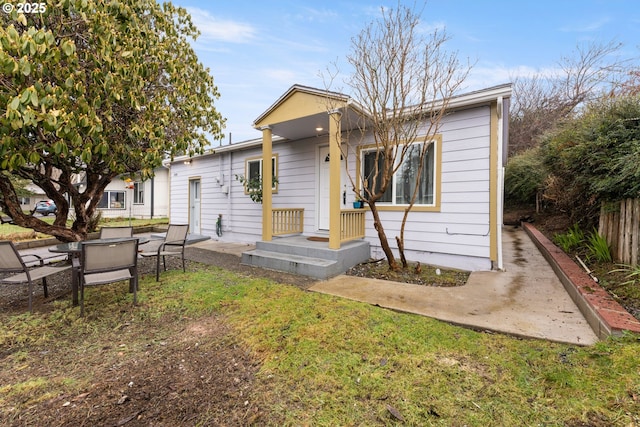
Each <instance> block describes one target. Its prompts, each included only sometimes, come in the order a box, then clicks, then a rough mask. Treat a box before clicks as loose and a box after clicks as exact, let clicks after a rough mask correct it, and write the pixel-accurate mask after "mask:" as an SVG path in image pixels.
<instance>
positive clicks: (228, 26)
mask: <svg viewBox="0 0 640 427" xmlns="http://www.w3.org/2000/svg"><path fill="white" fill-rule="evenodd" d="M187 11H188V12H189V14H190V15H191V20H192V21H193V23H194V24H195V26H196V27H198V29H199V30H200V32H201V33H202V36H201V38H204V39H206V40H216V41H223V42H228V43H248V42H250V41H252V40H254V39H255V35H256V29H255V28H254V27H253V26H252V25H250V24H247V23H244V22H239V21H231V20H224V19H219V18H216V17H215V16H213V15H212V14H211V13H209V12H208V11H206V10H203V9H198V8H195V7H189V8H187Z"/></svg>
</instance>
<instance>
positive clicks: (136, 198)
mask: <svg viewBox="0 0 640 427" xmlns="http://www.w3.org/2000/svg"><path fill="white" fill-rule="evenodd" d="M133 204H134V205H142V204H144V183H143V182H140V181H136V182H134V183H133Z"/></svg>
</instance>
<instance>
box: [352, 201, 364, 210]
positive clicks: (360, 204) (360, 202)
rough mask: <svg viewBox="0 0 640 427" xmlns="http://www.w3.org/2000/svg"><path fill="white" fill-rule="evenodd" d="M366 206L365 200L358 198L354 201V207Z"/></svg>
mask: <svg viewBox="0 0 640 427" xmlns="http://www.w3.org/2000/svg"><path fill="white" fill-rule="evenodd" d="M363 207H364V202H363V201H362V200H356V201H355V202H353V208H354V209H362V208H363Z"/></svg>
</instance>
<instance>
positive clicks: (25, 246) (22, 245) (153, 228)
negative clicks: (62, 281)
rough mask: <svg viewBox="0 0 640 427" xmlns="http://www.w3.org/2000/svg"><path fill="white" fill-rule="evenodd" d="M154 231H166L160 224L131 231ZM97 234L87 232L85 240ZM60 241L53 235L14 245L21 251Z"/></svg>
mask: <svg viewBox="0 0 640 427" xmlns="http://www.w3.org/2000/svg"><path fill="white" fill-rule="evenodd" d="M154 231H163V232H164V231H167V230H166V227H165V228H163V227H162V225H161V224H160V225H143V226H140V227H133V233H134V234H137V233H151V232H154ZM98 236H100V233H99V232H97V231H96V232H94V233H89V234H88V235H87V240H93V239H97V238H98ZM59 243H61V242H60V240H58V239H56V238H55V237H47V238H45V239H34V240H25V241H22V242H15V243H14V245H15V247H16V248H17V249H18V250H19V251H21V250H24V249H31V248H41V247H43V246H53V245H57V244H59Z"/></svg>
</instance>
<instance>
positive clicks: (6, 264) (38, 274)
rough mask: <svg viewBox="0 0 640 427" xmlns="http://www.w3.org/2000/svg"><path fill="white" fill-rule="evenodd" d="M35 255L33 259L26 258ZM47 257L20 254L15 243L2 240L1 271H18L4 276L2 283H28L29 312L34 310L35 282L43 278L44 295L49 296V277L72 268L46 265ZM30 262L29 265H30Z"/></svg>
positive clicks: (0, 280)
mask: <svg viewBox="0 0 640 427" xmlns="http://www.w3.org/2000/svg"><path fill="white" fill-rule="evenodd" d="M28 257H33V258H34V259H33V260H31V261H26V258H28ZM45 259H46V257H45V258H43V257H41V256H40V255H36V254H25V255H22V256H20V253H18V250H17V249H16V247H15V246H14V244H13V243H12V242H10V241H0V273H17V274H13V275H11V276H7V277H3V278H1V279H0V283H10V284H19V283H28V286H29V312H30V313H32V312H33V282H34V281H36V280H39V279H42V287H43V288H44V296H45V298H47V297H48V296H49V291H48V289H47V277H48V276H51V275H52V274H57V273H60V272H62V271H65V270H67V269H69V268H71V266H70V265H64V266H62V267H54V266H51V265H44V260H45ZM34 262H35V263H36V266H35V267H33V266H32V267H33V268H29V267H30V264H33V263H34ZM28 264H29V265H28Z"/></svg>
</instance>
